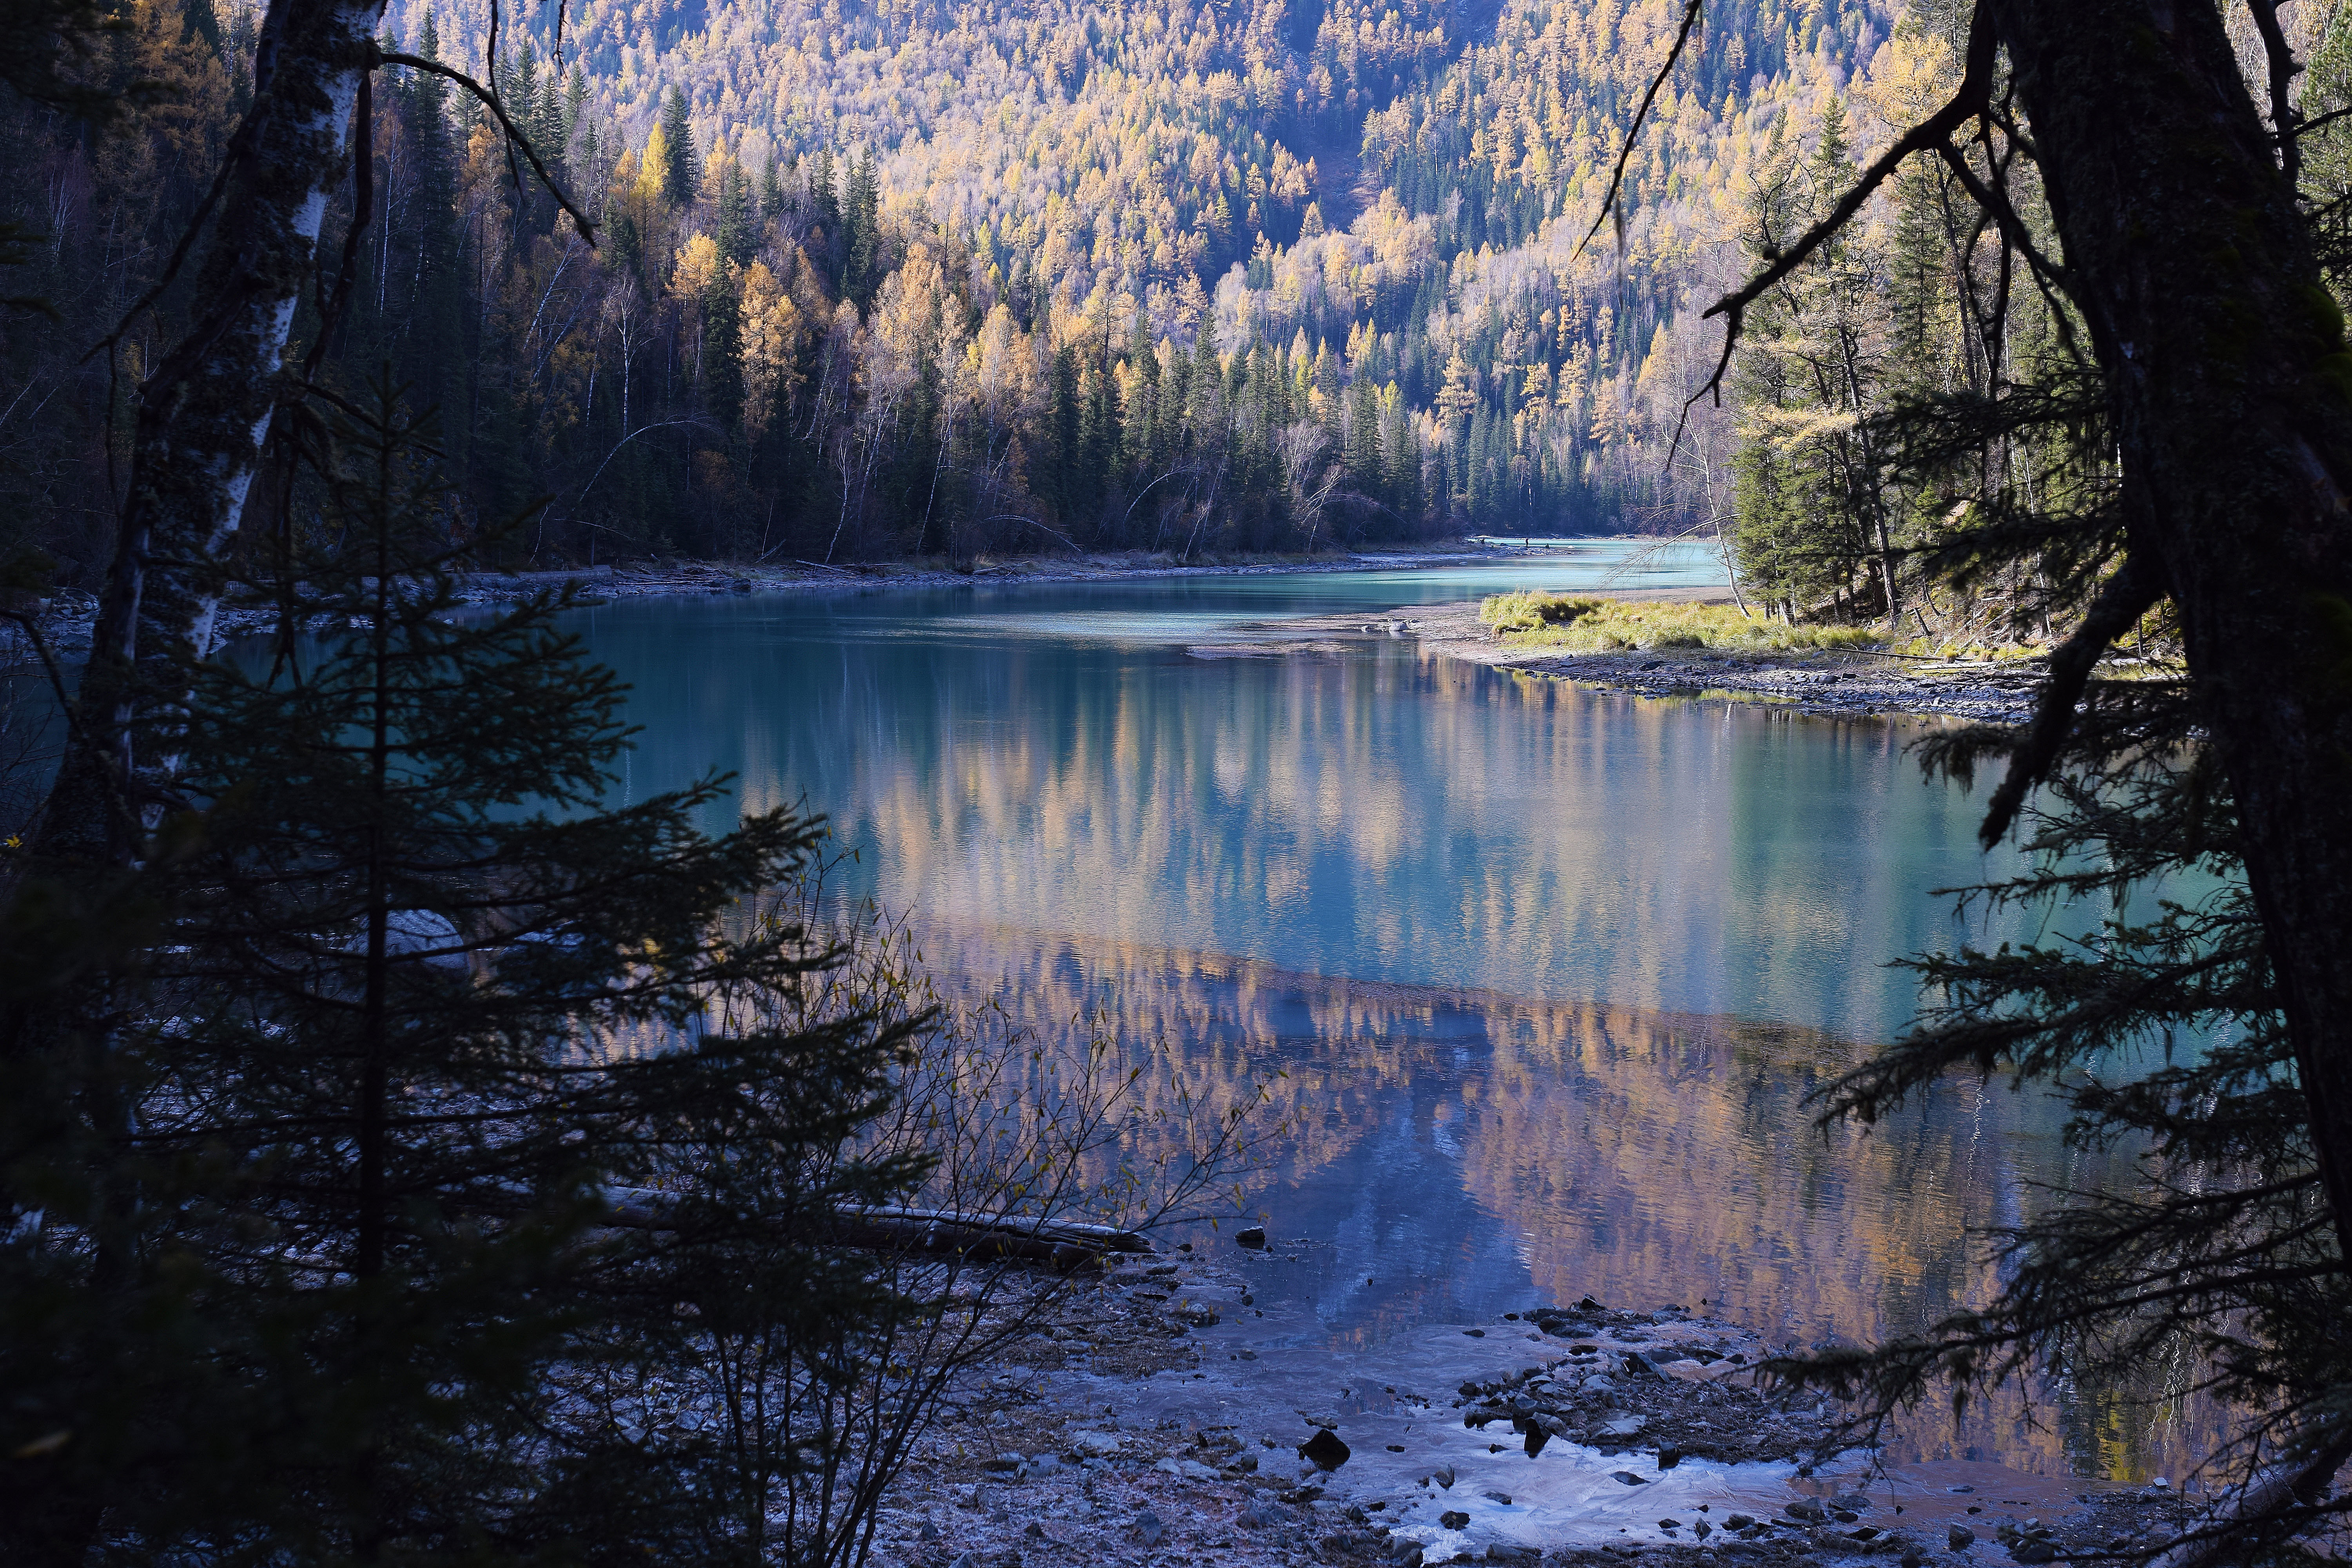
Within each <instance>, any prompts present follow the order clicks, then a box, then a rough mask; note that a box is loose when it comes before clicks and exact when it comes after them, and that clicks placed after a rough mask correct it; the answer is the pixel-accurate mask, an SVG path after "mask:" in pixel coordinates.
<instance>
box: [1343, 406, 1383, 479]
mask: <svg viewBox="0 0 2352 1568" xmlns="http://www.w3.org/2000/svg"><path fill="white" fill-rule="evenodd" d="M1344 453H1345V456H1344V458H1343V461H1344V462H1345V463H1346V465H1347V470H1348V482H1349V483H1350V484H1352V485H1353V486H1355V488H1356V489H1357V490H1358V491H1359V492H1360V493H1361V494H1364V495H1367V496H1370V498H1372V499H1373V500H1386V499H1387V497H1386V496H1385V494H1384V493H1383V492H1384V491H1385V490H1386V489H1387V488H1388V487H1387V485H1386V482H1385V477H1384V476H1383V474H1382V473H1381V398H1380V394H1379V393H1378V392H1376V391H1374V390H1373V389H1372V378H1371V377H1370V375H1362V376H1359V377H1357V378H1356V382H1355V384H1354V385H1353V386H1352V387H1351V388H1350V389H1349V398H1348V443H1347V446H1346V447H1345V448H1344Z"/></svg>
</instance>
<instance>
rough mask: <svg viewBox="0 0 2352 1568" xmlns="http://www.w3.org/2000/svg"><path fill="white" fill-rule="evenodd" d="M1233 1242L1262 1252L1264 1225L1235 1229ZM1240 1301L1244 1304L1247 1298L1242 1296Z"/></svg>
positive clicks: (1263, 1248)
mask: <svg viewBox="0 0 2352 1568" xmlns="http://www.w3.org/2000/svg"><path fill="white" fill-rule="evenodd" d="M1234 1245H1236V1246H1238V1247H1249V1248H1251V1249H1252V1250H1254V1251H1259V1252H1263V1251H1264V1250H1265V1226H1262V1225H1254V1226H1249V1227H1248V1228H1246V1229H1244V1230H1237V1231H1235V1232H1234ZM1242 1301H1243V1303H1244V1305H1246V1304H1247V1303H1248V1301H1249V1298H1248V1297H1247V1296H1244V1297H1243V1298H1242Z"/></svg>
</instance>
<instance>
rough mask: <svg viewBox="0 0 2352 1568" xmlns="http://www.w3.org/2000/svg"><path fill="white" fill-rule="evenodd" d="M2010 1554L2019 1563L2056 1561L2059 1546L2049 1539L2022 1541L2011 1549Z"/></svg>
mask: <svg viewBox="0 0 2352 1568" xmlns="http://www.w3.org/2000/svg"><path fill="white" fill-rule="evenodd" d="M2009 1555H2010V1557H2011V1559H2012V1560H2013V1561H2016V1562H2019V1563H2055V1562H2056V1561H2058V1548H2057V1547H2056V1546H2055V1545H2053V1544H2052V1543H2051V1542H2047V1541H2021V1542H2018V1543H2017V1544H2016V1545H2014V1546H2012V1547H2011V1548H2010V1549H2009Z"/></svg>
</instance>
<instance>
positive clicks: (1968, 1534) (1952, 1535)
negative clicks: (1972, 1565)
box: [1944, 1524, 1977, 1552]
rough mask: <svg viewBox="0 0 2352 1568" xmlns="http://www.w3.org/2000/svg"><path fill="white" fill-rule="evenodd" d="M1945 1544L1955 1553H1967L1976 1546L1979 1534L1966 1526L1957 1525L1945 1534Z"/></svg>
mask: <svg viewBox="0 0 2352 1568" xmlns="http://www.w3.org/2000/svg"><path fill="white" fill-rule="evenodd" d="M1944 1540H1945V1543H1946V1544H1947V1545H1948V1546H1950V1547H1951V1549H1952V1550H1953V1551H1955V1552H1966V1551H1967V1550H1968V1549H1969V1547H1971V1546H1973V1545H1975V1544H1976V1540H1977V1532H1976V1531H1973V1530H1970V1529H1969V1527H1968V1526H1967V1525H1965V1524H1956V1525H1954V1526H1952V1528H1951V1529H1950V1530H1949V1531H1946V1532H1945V1535H1944Z"/></svg>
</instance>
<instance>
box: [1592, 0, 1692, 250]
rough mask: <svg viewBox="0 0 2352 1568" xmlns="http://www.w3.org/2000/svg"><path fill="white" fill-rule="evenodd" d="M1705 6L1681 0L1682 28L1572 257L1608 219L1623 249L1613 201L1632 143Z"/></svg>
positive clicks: (1620, 215)
mask: <svg viewBox="0 0 2352 1568" xmlns="http://www.w3.org/2000/svg"><path fill="white" fill-rule="evenodd" d="M1705 5H1706V0H1683V25H1682V28H1681V30H1680V31H1678V32H1676V33H1675V47H1673V48H1671V49H1668V50H1667V51H1666V61H1665V64H1664V65H1662V66H1660V67H1659V68H1658V74H1657V75H1656V76H1654V77H1652V78H1651V79H1650V90H1649V91H1647V92H1645V93H1643V95H1642V107H1641V108H1640V109H1638V110H1634V112H1633V124H1632V125H1630V126H1628V127H1627V128H1626V131H1625V142H1624V145H1623V146H1622V147H1619V148H1618V149H1617V166H1616V167H1615V168H1614V169H1612V170H1611V171H1610V174H1609V190H1608V194H1607V195H1603V196H1602V197H1601V210H1600V211H1599V212H1597V213H1595V214H1593V215H1592V226H1591V228H1589V229H1587V230H1585V232H1584V237H1583V238H1582V239H1580V240H1579V241H1577V242H1576V255H1578V256H1581V255H1583V254H1584V247H1586V246H1588V245H1591V243H1592V237H1593V236H1594V235H1596V234H1599V233H1600V232H1601V225H1602V224H1604V223H1607V222H1608V221H1609V220H1610V219H1611V218H1612V217H1614V218H1615V219H1616V220H1617V243H1618V245H1619V247H1621V248H1622V247H1623V245H1624V242H1625V214H1624V211H1623V209H1622V207H1620V206H1619V205H1618V202H1617V197H1618V195H1619V194H1620V193H1621V192H1622V189H1623V188H1624V184H1625V164H1626V163H1627V162H1628V161H1629V160H1631V159H1632V157H1633V143H1634V142H1638V141H1639V140H1641V136H1642V122H1643V121H1645V120H1647V119H1649V117H1650V106H1651V105H1652V104H1654V103H1655V102H1656V101H1657V100H1658V89H1660V88H1662V87H1664V86H1665V85H1666V78H1668V77H1669V76H1671V75H1673V74H1674V69H1675V63H1676V62H1677V61H1679V60H1680V59H1681V58H1683V47H1684V46H1685V45H1686V44H1688V43H1689V42H1690V36H1691V29H1692V28H1694V27H1696V26H1698V16H1699V12H1700V11H1701V10H1702V9H1704V8H1705ZM1570 259H1574V258H1570Z"/></svg>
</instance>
